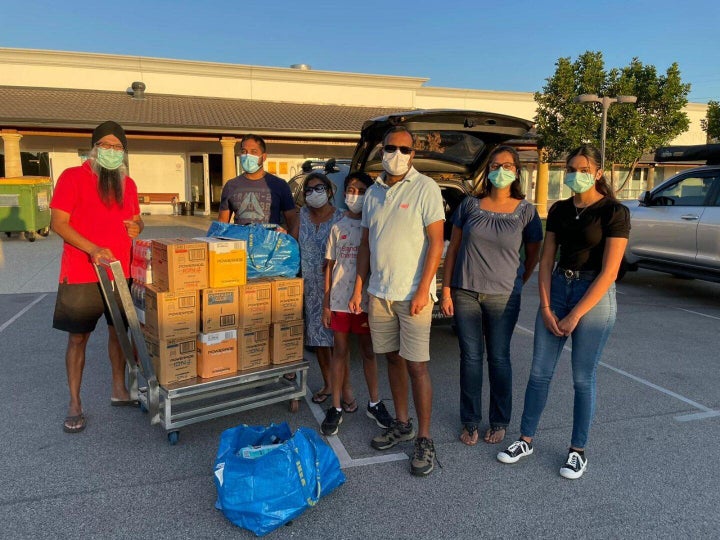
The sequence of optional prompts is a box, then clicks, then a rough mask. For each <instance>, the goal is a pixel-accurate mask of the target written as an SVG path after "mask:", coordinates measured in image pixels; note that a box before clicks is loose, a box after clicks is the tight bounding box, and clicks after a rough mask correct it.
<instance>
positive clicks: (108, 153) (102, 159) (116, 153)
mask: <svg viewBox="0 0 720 540" xmlns="http://www.w3.org/2000/svg"><path fill="white" fill-rule="evenodd" d="M96 160H97V162H98V163H99V164H100V166H101V167H103V168H104V169H108V170H110V171H114V170H115V169H117V168H118V167H120V165H122V164H123V161H124V160H125V152H124V151H123V150H113V149H112V148H107V149H105V148H100V147H98V149H97V158H96Z"/></svg>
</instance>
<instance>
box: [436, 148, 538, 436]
mask: <svg viewBox="0 0 720 540" xmlns="http://www.w3.org/2000/svg"><path fill="white" fill-rule="evenodd" d="M452 221H453V228H452V236H451V238H450V245H449V246H448V249H447V254H446V257H445V271H444V272H445V273H444V279H443V290H442V297H441V299H440V302H441V306H442V311H443V313H444V314H445V315H446V316H451V315H452V316H454V318H455V325H456V329H457V334H458V339H459V343H460V421H461V422H462V424H463V430H462V434H461V435H460V440H461V441H462V442H464V443H465V444H468V445H474V444H476V443H477V441H478V431H477V430H478V423H479V422H480V420H481V419H482V413H481V411H480V407H481V405H480V400H481V391H482V372H483V355H484V354H485V351H486V350H487V361H488V378H489V382H490V411H489V415H488V420H489V422H490V427H489V428H488V430H487V431H486V432H485V436H484V440H485V442H487V443H491V444H496V443H499V442H501V441H502V440H503V438H504V437H505V431H506V429H507V426H508V423H509V422H510V415H511V412H512V367H511V365H510V339H511V338H512V334H513V330H514V328H515V323H516V322H517V319H518V314H519V313H520V293H521V290H522V286H523V283H524V282H526V281H527V280H528V279H529V278H530V276H531V275H532V272H533V269H534V268H535V265H536V264H537V262H538V255H539V253H540V243H541V241H542V224H541V222H540V218H539V217H538V213H537V211H536V210H535V207H534V206H533V205H532V204H530V203H529V202H527V201H526V200H525V195H524V194H523V193H522V189H521V187H520V157H519V156H518V153H517V151H516V150H515V149H514V148H512V147H511V146H500V147H498V148H496V149H495V150H494V151H493V152H492V154H490V156H489V159H488V165H487V168H486V170H485V176H484V178H483V182H482V184H481V186H480V190H479V193H478V197H467V198H466V199H465V200H464V201H463V202H462V204H461V205H460V206H459V207H458V209H457V210H456V211H455V214H454V216H453V220H452ZM523 245H524V246H525V260H524V262H521V260H520V248H521V246H523Z"/></svg>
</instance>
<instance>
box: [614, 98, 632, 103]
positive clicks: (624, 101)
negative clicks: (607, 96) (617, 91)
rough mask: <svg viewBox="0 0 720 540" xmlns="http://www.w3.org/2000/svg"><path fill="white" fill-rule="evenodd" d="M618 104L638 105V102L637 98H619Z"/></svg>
mask: <svg viewBox="0 0 720 540" xmlns="http://www.w3.org/2000/svg"><path fill="white" fill-rule="evenodd" d="M615 99H617V102H618V103H636V102H637V96H618V97H617V98H615Z"/></svg>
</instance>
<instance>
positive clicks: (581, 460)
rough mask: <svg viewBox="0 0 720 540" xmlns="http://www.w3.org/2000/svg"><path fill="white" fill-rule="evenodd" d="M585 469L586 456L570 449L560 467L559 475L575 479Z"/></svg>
mask: <svg viewBox="0 0 720 540" xmlns="http://www.w3.org/2000/svg"><path fill="white" fill-rule="evenodd" d="M585 469H587V458H586V457H585V456H581V455H580V454H578V453H577V452H573V451H572V450H571V451H570V453H569V454H568V458H567V461H566V462H565V465H563V466H562V467H561V468H560V476H562V477H563V478H569V479H570V480H577V479H578V478H580V477H581V476H582V475H583V473H584V472H585Z"/></svg>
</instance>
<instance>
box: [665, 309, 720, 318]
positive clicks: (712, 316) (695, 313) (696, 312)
mask: <svg viewBox="0 0 720 540" xmlns="http://www.w3.org/2000/svg"><path fill="white" fill-rule="evenodd" d="M675 309H677V310H680V311H684V312H686V313H692V314H693V315H700V316H701V317H707V318H708V319H715V320H716V321H720V317H716V316H715V315H708V314H707V313H700V312H699V311H693V310H691V309H684V308H675Z"/></svg>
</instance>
